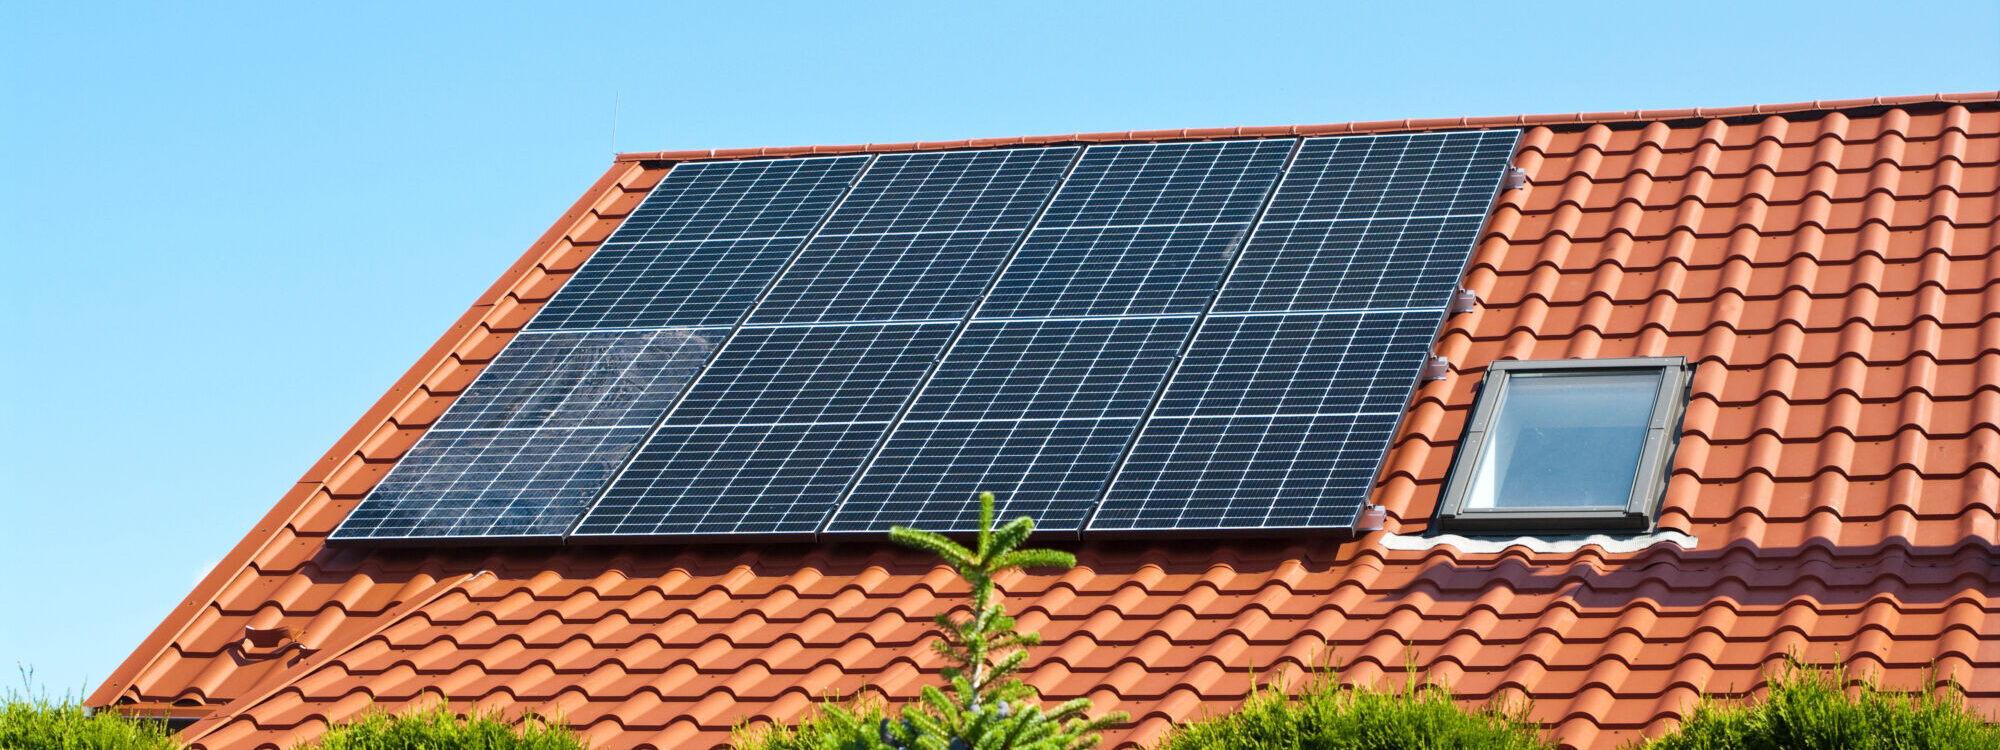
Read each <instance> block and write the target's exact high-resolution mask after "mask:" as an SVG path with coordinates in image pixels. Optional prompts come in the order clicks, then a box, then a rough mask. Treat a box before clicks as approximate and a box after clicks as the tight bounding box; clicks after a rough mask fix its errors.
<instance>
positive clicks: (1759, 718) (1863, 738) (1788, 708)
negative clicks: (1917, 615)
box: [1635, 658, 2000, 750]
mask: <svg viewBox="0 0 2000 750" xmlns="http://www.w3.org/2000/svg"><path fill="white" fill-rule="evenodd" d="M1929 677H1931V678H1935V675H1930V676H1929ZM1925 682H1926V683H1927V684H1930V685H1937V684H1938V683H1937V681H1936V680H1935V679H1926V680H1925ZM1850 683H1856V684H1855V685H1854V689H1853V693H1852V694H1851V695H1850V694H1849V691H1848V690H1847V689H1846V687H1847V686H1848V685H1849V684H1850ZM1635 746H1638V745H1635ZM1642 746H1643V747H1644V748H1645V750H1820V749H1821V748H1839V749H1840V750H1947V749H1949V750H2000V726H1995V725H1993V724H1989V723H1987V722H1986V721H1984V720H1982V718H1981V717H1979V716H1978V715H1976V714H1974V713H1973V712H1972V711H1971V710H1970V708H1968V707H1967V706H1966V705H1965V700H1964V698H1962V697H1961V696H1960V695H1959V693H1958V692H1956V691H1955V690H1953V689H1952V688H1949V687H1947V688H1944V689H1940V690H1932V691H1922V690H1918V691H1896V690H1888V689H1884V688H1883V687H1882V686H1881V684H1880V683H1879V682H1878V681H1876V680H1863V681H1855V680H1850V679H1849V677H1848V673H1847V670H1846V669H1845V668H1839V667H1834V668H1827V667H1820V666H1817V665H1813V664H1808V663H1804V662H1802V661H1800V660H1799V659H1797V658H1788V659H1787V660H1786V662H1785V664H1784V665H1783V666H1781V667H1779V668H1778V669H1777V670H1775V671H1774V672H1773V673H1772V674H1771V676H1770V691H1769V692H1768V693H1767V694H1766V695H1765V696H1764V697H1763V698H1762V699H1761V700H1757V701H1751V702H1748V703H1727V702H1722V701H1717V700H1714V699H1710V698H1704V699H1703V700H1702V702H1701V703H1699V704H1697V705H1696V706H1695V708H1694V710H1693V711H1692V712H1691V713H1690V714H1689V715H1688V717H1687V720H1686V721H1685V722H1683V723H1682V724H1681V726H1680V727H1679V728H1678V729H1676V730H1674V731H1671V732H1668V733H1667V734H1665V735H1663V736H1661V737H1659V738H1658V739H1655V740H1652V741H1651V742H1647V743H1644V744H1643V745H1642Z"/></svg>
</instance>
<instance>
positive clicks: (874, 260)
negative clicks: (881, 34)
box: [750, 148, 1077, 323]
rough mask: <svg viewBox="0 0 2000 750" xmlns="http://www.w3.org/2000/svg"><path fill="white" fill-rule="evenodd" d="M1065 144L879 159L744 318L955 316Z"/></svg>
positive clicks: (1006, 248) (1063, 159) (1048, 180)
mask: <svg viewBox="0 0 2000 750" xmlns="http://www.w3.org/2000/svg"><path fill="white" fill-rule="evenodd" d="M1076 151H1077V150H1076V149H1075V148H1041V149H1009V150H1000V151H944V152H936V153H927V154H888V155H884V156H883V157H881V159H880V160H878V161H877V162H876V163H875V165H874V166H873V167H870V168H869V170H868V174H867V175H865V176H863V177H862V179H861V181H860V182H859V183H857V184H856V185H855V186H854V190H853V191H852V192H851V193H850V194H849V195H848V197H847V199H846V200H845V201H843V202H842V203H841V206H840V208H839V210H837V211H835V212H834V214H833V216H832V217H831V218H829V219H828V220H827V225H826V227H825V228H824V229H822V230H821V231H820V233H819V234H818V235H817V236H815V237H814V238H813V241H812V242H811V244H808V245H807V246H806V248H805V250H804V251H802V252H801V253H800V254H799V259H798V260H797V261H796V262H794V263H793V265H792V267H791V268H790V270H787V271H786V272H785V275H784V277H783V278H781V279H779V280H778V283H777V286H776V287H775V288H773V289H772V291H771V294H770V296H769V297H768V298H767V299H765V301H764V303H763V304H761V305H758V307H757V310H756V311H755V312H753V313H751V316H750V321H751V322H752V323H823V322H846V321H880V320H934V319H944V318H950V319H956V318H961V317H964V316H965V313H966V312H967V311H969V310H971V309H972V306H973V305H975V304H978V302H979V295H980V294H981V293H983V292H984V291H985V290H986V288H987V286H988V285H990V284H991V283H992V281H993V275H994V274H996V273H998V272H999V270H1000V264H1001V263H1002V262H1004V261H1005V260H1006V259H1007V254H1008V253H1009V252H1011V251H1012V250H1013V249H1014V246H1015V245H1016V244H1018V243H1019V241H1020V239H1021V234H1022V233H1023V232H1025V231H1027V227H1028V224H1029V223H1030V222H1031V221H1033V219H1034V216H1035V214H1036V212H1038V211H1040V210H1041V207H1042V204H1043V203H1045V202H1047V201H1048V198H1049V194H1050V193H1051V192H1053V191H1054V190H1055V188H1056V183H1057V182H1058V181H1059V180H1060V179H1061V178H1062V174H1063V170H1065V169H1067V168H1068V166H1069V163H1070V161H1071V160H1072V159H1073V158H1074V157H1075V155H1076Z"/></svg>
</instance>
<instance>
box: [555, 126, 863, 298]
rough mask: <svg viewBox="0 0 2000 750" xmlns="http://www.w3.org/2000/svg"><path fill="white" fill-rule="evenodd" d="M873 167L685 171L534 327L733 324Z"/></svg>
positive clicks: (741, 164) (693, 167)
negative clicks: (849, 190)
mask: <svg viewBox="0 0 2000 750" xmlns="http://www.w3.org/2000/svg"><path fill="white" fill-rule="evenodd" d="M868 161H869V157H865V156H853V157H837V158H816V159H765V160H750V161H731V162H698V163H693V164H682V165H678V166H676V167H674V168H673V170H671V171H669V172H668V173H667V177H666V179H665V180H663V181H662V182H661V183H660V184H659V185H657V186H655V187H654V188H653V191H652V192H651V193H648V194H647V196H646V199H645V201H643V202H641V203H640V205H639V208H637V209H635V210H634V211H633V212H632V215H631V216H629V217H627V218H626V219H625V221H623V222H621V223H620V225H619V227H618V229H617V231H615V232H613V233H612V235H611V237H610V238H609V239H607V240H606V241H605V242H604V244H603V245H602V246H601V247H599V248H598V249H597V250H596V251H595V252H593V253H592V254H591V257H590V258H589V259H588V260H586V261H585V262H584V264H583V266H582V267H580V268H578V269H577V270H576V272H575V274H574V275H572V276H571V278H570V279H569V280H568V281H567V282H564V284H563V286H562V288H561V289H560V290H558V291H557V292H556V294H555V296H554V297H553V298H551V299H550V300H549V301H548V303H547V304H545V305H543V307H542V309H541V310H540V311H539V312H538V313H537V314H536V315H535V318H534V320H532V321H530V322H529V324H528V329H529V330H558V329H570V330H575V329H598V328H637V327H651V326H667V325H729V324H733V323H735V322H737V321H738V320H740V319H742V317H743V313H744V312H746V311H748V310H749V308H750V306H751V305H752V304H754V303H755V302H756V300H757V297H758V295H760V294H762V293H763V291H764V289H765V288H767V287H768V286H769V285H770V282H771V280H772V278H773V277H775V276H777V274H778V272H779V271H780V270H782V269H783V268H784V266H785V263H786V262H787V261H789V260H790V259H791V257H792V256H793V254H794V253H795V252H796V251H797V250H798V249H799V246H800V245H802V244H803V243H804V242H805V240H806V237H807V236H808V235H809V234H811V232H812V230H813V228H814V227H816V226H818V225H819V222H820V220H821V219H823V218H825V217H826V215H827V214H828V212H830V211H832V210H833V208H834V206H835V204H836V203H838V202H839V201H840V197H841V196H842V195H843V194H845V193H846V192H847V188H848V186H849V185H850V184H851V183H853V181H854V178H855V176H856V175H858V174H860V173H861V170H862V169H863V167H864V166H866V165H867V163H868ZM704 190H705V191H707V192H703V191H704Z"/></svg>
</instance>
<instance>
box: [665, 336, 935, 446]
mask: <svg viewBox="0 0 2000 750" xmlns="http://www.w3.org/2000/svg"><path fill="white" fill-rule="evenodd" d="M956 328H957V325H956V323H955V322H952V323H938V324H929V325H906V324H856V325H847V326H831V327H807V328H799V327H779V328H750V327H745V328H742V329H740V330H738V331H737V332H736V335H735V337H733V338H731V339H730V340H729V344H728V345H727V346H725V347H723V349H722V352H721V353H720V354H717V355H716V357H715V361H714V362H712V363H710V364H709V366H708V369H707V370H705V371H704V372H703V373H702V374H701V377H700V378H699V379H697V380H696V381H695V383H694V385H692V386H691V387H689V388H688V394H687V397H686V398H684V399H682V400H681V404H680V406H679V407H678V408H676V409H674V412H673V414H671V415H669V416H668V417H667V423H668V424H684V425H685V424H709V423H746V424H755V423H779V422H838V421H847V422H857V421H870V420H873V421H879V422H887V421H888V420H890V419H892V418H894V417H895V415H896V412H897V411H899V410H901V409H902V406H903V404H904V403H906V402H907V401H909V398H910V394H911V393H912V392H914V391H915V390H916V389H917V385H918V382H919V381H920V380H921V379H922V378H923V376H924V373H925V372H927V371H929V369H930V366H931V363H932V362H934V361H936V359H937V357H938V355H939V354H940V353H942V352H943V351H944V347H945V344H947V343H948V342H949V341H950V339H951V335H952V333H953V331H954V330H956Z"/></svg>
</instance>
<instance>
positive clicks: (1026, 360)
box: [906, 316, 1194, 421]
mask: <svg viewBox="0 0 2000 750" xmlns="http://www.w3.org/2000/svg"><path fill="white" fill-rule="evenodd" d="M1193 330H1194V318H1193V316H1186V317H1179V318H1099V319H1050V320H1016V321H974V322H973V323H972V325H970V326H968V327H967V328H966V329H965V333H964V334H963V335H961V336H960V338H959V341H958V343H957V344H955V345H953V346H952V349H951V353H949V354H947V355H945V358H944V361H943V362H941V363H939V365H938V371H937V374H936V375H933V376H932V377H931V381H930V383H929V384H927V385H925V386H924V390H923V392H922V393H920V394H918V395H917V398H916V401H915V403H913V404H911V405H910V412H909V415H908V416H907V417H906V419H909V420H918V421H923V420H956V419H1081V418H1089V419H1105V418H1111V417H1138V416H1142V415H1144V413H1145V410H1146V404H1147V403H1148V402H1150V401H1152V398H1153V394H1154V393H1155V392H1156V391H1158V390H1159V386H1160V383H1161V382H1162V381H1163V380H1165V379H1166V377H1167V371H1168V370H1170V369H1171V368H1172V367H1173V364H1174V357H1175V356H1176V355H1177V354H1179V353H1180V349H1181V345H1182V344H1183V343H1185V342H1186V341H1187V337H1188V334H1189V333H1190V332H1191V331H1193Z"/></svg>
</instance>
